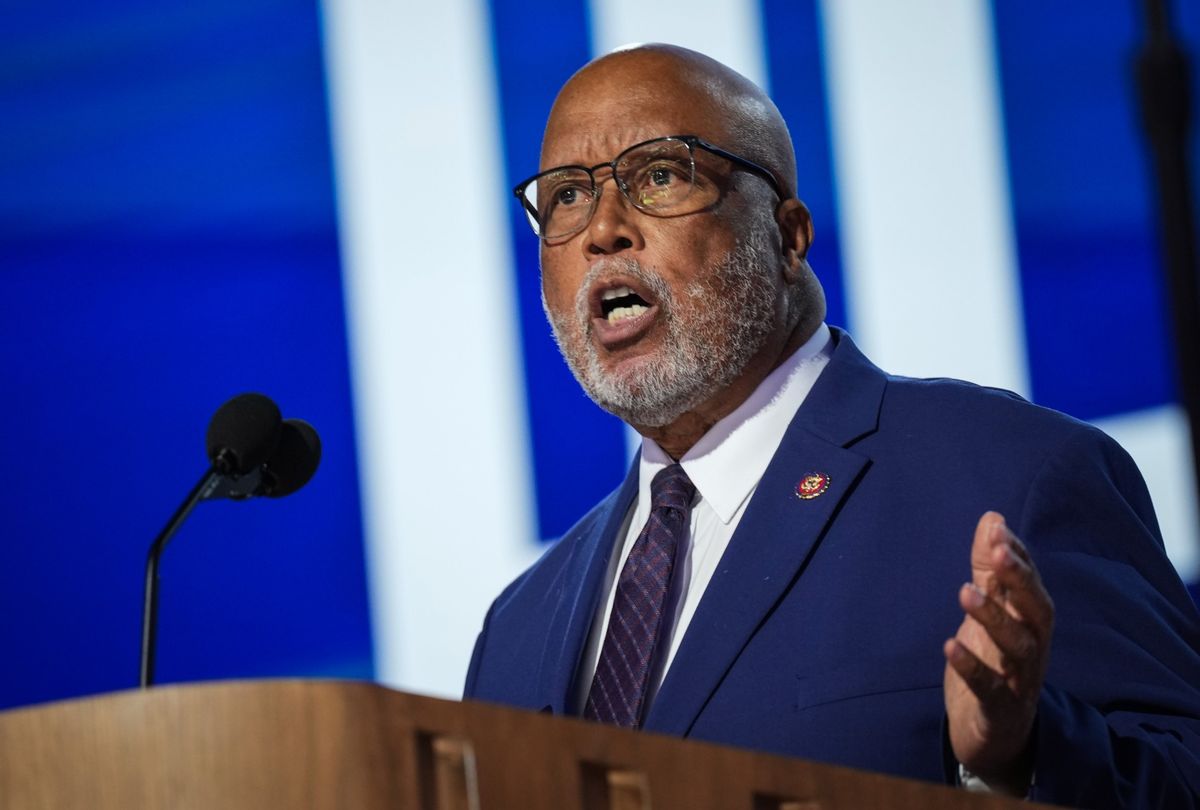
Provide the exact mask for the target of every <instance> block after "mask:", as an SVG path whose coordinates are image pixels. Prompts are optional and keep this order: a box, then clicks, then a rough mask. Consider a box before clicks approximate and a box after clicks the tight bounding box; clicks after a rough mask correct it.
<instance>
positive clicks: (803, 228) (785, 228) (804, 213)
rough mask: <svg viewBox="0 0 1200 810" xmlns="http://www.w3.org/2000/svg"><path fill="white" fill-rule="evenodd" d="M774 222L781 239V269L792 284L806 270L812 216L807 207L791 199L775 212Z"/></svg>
mask: <svg viewBox="0 0 1200 810" xmlns="http://www.w3.org/2000/svg"><path fill="white" fill-rule="evenodd" d="M775 221H776V222H777V223H779V233H780V236H782V237H783V267H784V275H785V276H786V277H787V280H788V281H790V282H794V281H796V280H797V279H799V278H800V277H801V276H802V275H803V274H804V273H805V272H806V271H807V270H808V259H807V258H806V257H807V256H808V248H809V247H810V246H811V245H812V241H813V225H812V215H811V214H809V213H808V207H807V206H806V205H805V204H804V203H803V202H801V201H800V200H798V199H796V198H795V197H792V198H791V199H787V200H784V201H783V202H782V203H780V204H779V208H777V209H776V210H775Z"/></svg>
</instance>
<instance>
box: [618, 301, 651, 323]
mask: <svg viewBox="0 0 1200 810" xmlns="http://www.w3.org/2000/svg"><path fill="white" fill-rule="evenodd" d="M647 309H649V307H644V306H642V305H641V304H634V305H633V306H629V307H617V308H616V309H614V310H613V311H612V312H610V313H608V322H609V323H616V322H617V321H623V320H625V319H626V318H636V317H637V316H638V315H641V314H642V313H643V312H645V311H646V310H647Z"/></svg>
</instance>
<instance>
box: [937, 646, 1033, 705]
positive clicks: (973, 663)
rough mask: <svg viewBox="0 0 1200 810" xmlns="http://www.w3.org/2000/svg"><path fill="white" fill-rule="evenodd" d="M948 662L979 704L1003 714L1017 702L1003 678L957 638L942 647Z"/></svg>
mask: <svg viewBox="0 0 1200 810" xmlns="http://www.w3.org/2000/svg"><path fill="white" fill-rule="evenodd" d="M942 652H943V653H944V654H945V656H946V662H947V663H948V664H950V668H951V669H953V670H954V671H955V672H956V673H958V676H959V677H960V678H962V681H963V683H965V684H966V685H967V688H968V689H970V690H971V692H972V693H973V694H974V695H975V697H977V698H978V699H979V702H980V703H981V704H982V705H984V706H988V707H990V708H991V709H994V710H998V711H999V712H1001V713H1003V712H1005V711H1006V710H1007V709H1009V708H1011V707H1012V706H1013V705H1014V704H1015V703H1016V702H1017V696H1016V693H1015V692H1013V691H1012V690H1011V689H1010V688H1009V686H1008V683H1007V682H1006V680H1005V679H1004V677H1003V676H1001V675H1000V674H999V673H998V672H996V671H995V670H993V669H992V668H991V667H989V666H988V665H987V664H985V663H983V661H981V660H980V659H979V657H978V656H976V655H975V653H973V652H971V650H969V649H968V648H967V646H966V645H965V644H963V643H962V642H961V641H959V640H958V639H956V638H951V639H947V640H946V643H945V644H944V645H943V646H942Z"/></svg>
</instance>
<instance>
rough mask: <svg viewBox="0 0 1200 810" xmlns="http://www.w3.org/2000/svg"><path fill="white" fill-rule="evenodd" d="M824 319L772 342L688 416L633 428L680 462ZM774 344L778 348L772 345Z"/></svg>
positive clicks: (805, 322) (800, 326)
mask: <svg viewBox="0 0 1200 810" xmlns="http://www.w3.org/2000/svg"><path fill="white" fill-rule="evenodd" d="M821 321H822V319H821V318H816V320H815V322H814V323H809V322H808V320H801V321H799V322H798V323H797V324H796V326H795V327H794V328H793V329H792V330H791V332H790V333H789V334H788V335H787V336H786V338H785V339H784V340H782V341H779V340H775V341H768V344H767V345H766V346H764V347H763V350H762V351H760V352H759V353H758V354H757V355H755V357H754V358H753V359H752V360H751V361H750V363H749V364H748V365H747V366H746V368H745V370H744V371H743V372H742V373H741V374H740V375H739V376H738V378H737V379H736V380H734V381H733V382H732V383H730V385H729V386H728V387H726V388H724V389H722V390H721V391H719V392H717V393H716V394H715V395H713V396H711V397H709V398H708V399H707V400H705V401H704V402H703V403H701V404H700V405H699V406H697V407H696V408H695V409H693V410H691V411H688V412H687V413H684V414H683V415H682V416H680V417H679V418H678V419H676V420H675V421H673V422H671V423H670V424H668V425H663V426H661V427H644V426H641V425H633V426H632V427H633V429H634V430H636V431H637V432H638V433H640V434H641V435H642V436H645V437H646V438H647V439H652V440H653V441H654V442H656V443H657V444H658V446H659V447H661V448H662V449H663V450H664V451H665V452H666V453H667V454H668V455H669V456H671V458H673V459H675V460H676V461H678V460H679V459H680V458H682V457H683V455H684V454H685V453H686V452H687V451H688V450H691V449H692V447H693V445H695V444H696V442H698V441H700V438H701V437H702V436H703V435H704V434H705V433H708V431H709V429H711V428H712V426H713V425H715V424H716V423H717V422H719V421H721V420H722V419H724V418H725V417H726V416H728V415H729V414H730V413H732V412H733V411H734V410H735V409H736V408H737V407H738V406H739V405H741V404H742V403H743V402H745V401H746V399H747V398H748V397H749V396H750V395H751V394H752V393H754V391H755V389H757V388H758V386H759V385H760V384H761V383H762V381H763V380H764V379H766V377H767V375H768V374H770V373H771V372H772V371H774V370H775V369H777V368H779V366H780V365H781V364H782V363H783V362H784V361H785V360H787V359H788V358H789V357H791V356H792V354H793V353H794V352H795V351H796V350H797V349H799V348H800V347H801V346H803V345H804V344H805V343H806V342H807V341H808V339H809V338H811V337H812V336H813V334H814V333H815V332H816V331H817V329H818V328H819V327H820V326H821ZM772 344H774V345H772Z"/></svg>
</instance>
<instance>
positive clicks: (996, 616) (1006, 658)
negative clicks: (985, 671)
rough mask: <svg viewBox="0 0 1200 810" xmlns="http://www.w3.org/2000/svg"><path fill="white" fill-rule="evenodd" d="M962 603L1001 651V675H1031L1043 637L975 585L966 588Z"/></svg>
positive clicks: (962, 591) (963, 592)
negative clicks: (1030, 669)
mask: <svg viewBox="0 0 1200 810" xmlns="http://www.w3.org/2000/svg"><path fill="white" fill-rule="evenodd" d="M958 601H959V604H960V605H961V606H962V609H963V610H964V611H965V612H966V614H967V615H968V616H970V617H971V618H973V619H974V620H975V621H977V622H978V623H979V624H980V626H981V627H982V628H983V630H984V632H985V633H986V634H987V637H988V638H989V639H990V640H991V642H992V643H993V644H994V645H995V646H996V648H997V649H998V650H999V652H1000V656H999V666H1000V674H1001V675H1003V676H1005V677H1008V676H1012V675H1022V676H1024V675H1027V674H1028V670H1029V668H1030V664H1031V663H1032V662H1036V661H1037V660H1038V658H1037V653H1038V646H1039V636H1038V634H1037V633H1036V631H1035V630H1034V629H1033V628H1032V627H1031V626H1029V625H1028V624H1026V623H1024V622H1022V621H1019V620H1018V618H1017V617H1015V616H1013V615H1012V613H1010V612H1009V611H1008V610H1006V609H1005V607H1004V606H1003V605H1001V604H1000V603H999V602H997V601H996V600H995V599H991V598H989V597H988V596H987V595H986V594H984V592H983V591H981V590H980V589H979V588H977V587H976V586H975V585H973V584H966V585H963V586H962V589H961V590H960V591H959V594H958Z"/></svg>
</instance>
